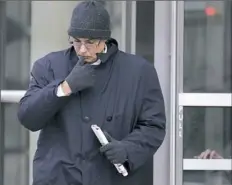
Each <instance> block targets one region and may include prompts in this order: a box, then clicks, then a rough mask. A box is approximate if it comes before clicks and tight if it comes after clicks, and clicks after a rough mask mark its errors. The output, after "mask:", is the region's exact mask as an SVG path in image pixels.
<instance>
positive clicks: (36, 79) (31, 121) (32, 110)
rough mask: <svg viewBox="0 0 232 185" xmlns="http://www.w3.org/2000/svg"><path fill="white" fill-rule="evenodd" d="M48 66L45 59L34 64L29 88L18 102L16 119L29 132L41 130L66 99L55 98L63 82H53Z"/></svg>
mask: <svg viewBox="0 0 232 185" xmlns="http://www.w3.org/2000/svg"><path fill="white" fill-rule="evenodd" d="M48 64H49V61H48V60H46V58H42V59H39V60H38V61H36V62H35V63H34V65H33V68H32V70H31V79H30V84H29V88H28V90H27V91H26V94H25V95H24V97H22V99H21V100H20V102H19V109H18V119H19V121H20V122H21V124H22V125H23V126H24V127H26V128H27V129H29V130H31V131H38V130H40V129H42V128H43V127H44V126H45V125H46V124H47V123H48V122H49V121H51V120H52V119H53V118H54V115H55V114H56V113H57V111H58V110H59V109H60V108H61V107H62V106H63V105H64V104H65V102H66V101H67V99H68V97H57V95H56V91H57V88H58V86H59V84H60V83H61V82H62V81H63V80H62V79H61V80H53V75H52V71H51V70H49V67H48Z"/></svg>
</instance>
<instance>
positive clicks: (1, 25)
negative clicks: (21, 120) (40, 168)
mask: <svg viewBox="0 0 232 185" xmlns="http://www.w3.org/2000/svg"><path fill="white" fill-rule="evenodd" d="M4 33H5V2H4V1H3V2H0V78H1V79H2V77H3V60H4V42H5V39H4V38H5V37H4ZM1 82H2V80H0V86H2V84H1ZM3 183H4V122H3V120H2V109H1V104H0V184H3Z"/></svg>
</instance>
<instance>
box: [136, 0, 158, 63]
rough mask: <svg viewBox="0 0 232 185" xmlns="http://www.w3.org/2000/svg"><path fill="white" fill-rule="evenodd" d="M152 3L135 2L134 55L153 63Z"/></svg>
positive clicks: (153, 30)
mask: <svg viewBox="0 0 232 185" xmlns="http://www.w3.org/2000/svg"><path fill="white" fill-rule="evenodd" d="M154 3H155V2H154V1H137V2H136V4H137V6H136V54H138V55H141V56H143V57H144V58H146V59H147V60H148V61H149V62H152V63H154V32H155V27H154V24H155V20H154V12H155V10H154V9H155V5H154Z"/></svg>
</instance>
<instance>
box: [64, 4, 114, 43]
mask: <svg viewBox="0 0 232 185" xmlns="http://www.w3.org/2000/svg"><path fill="white" fill-rule="evenodd" d="M68 34H69V36H72V37H75V38H77V37H79V38H92V39H109V38H110V36H111V30H110V16H109V13H108V12H107V10H106V9H105V8H104V6H103V5H102V3H100V2H97V1H93V0H91V1H90V0H87V1H84V2H81V3H79V4H78V5H77V6H76V7H75V8H74V10H73V12H72V17H71V24H70V27H69V29H68Z"/></svg>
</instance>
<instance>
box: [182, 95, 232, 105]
mask: <svg viewBox="0 0 232 185" xmlns="http://www.w3.org/2000/svg"><path fill="white" fill-rule="evenodd" d="M179 105H181V106H189V105H191V106H207V107H231V106H232V93H179Z"/></svg>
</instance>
